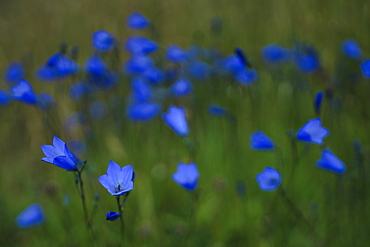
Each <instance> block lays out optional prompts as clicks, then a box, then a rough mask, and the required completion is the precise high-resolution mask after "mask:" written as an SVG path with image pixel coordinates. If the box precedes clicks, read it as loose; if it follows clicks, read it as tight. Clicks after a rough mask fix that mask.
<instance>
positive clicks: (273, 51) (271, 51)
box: [262, 44, 290, 64]
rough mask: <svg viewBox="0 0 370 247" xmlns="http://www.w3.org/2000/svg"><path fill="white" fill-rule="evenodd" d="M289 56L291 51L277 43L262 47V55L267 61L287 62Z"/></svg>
mask: <svg viewBox="0 0 370 247" xmlns="http://www.w3.org/2000/svg"><path fill="white" fill-rule="evenodd" d="M289 56H290V52H289V51H288V50H287V49H285V48H283V47H281V46H279V45H277V44H270V45H266V46H265V47H263V48H262V57H263V60H264V61H265V62H266V63H270V64H273V63H282V62H286V61H287V60H288V59H289Z"/></svg>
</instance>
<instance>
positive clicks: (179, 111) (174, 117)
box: [162, 106, 189, 136]
mask: <svg viewBox="0 0 370 247" xmlns="http://www.w3.org/2000/svg"><path fill="white" fill-rule="evenodd" d="M162 118H163V121H164V122H165V123H166V124H167V125H168V126H169V127H170V128H171V129H172V130H173V131H175V133H176V134H178V135H180V136H186V135H188V133H189V127H188V123H187V122H186V116H185V108H184V107H176V106H170V107H169V108H168V113H163V114H162Z"/></svg>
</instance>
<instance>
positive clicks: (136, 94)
mask: <svg viewBox="0 0 370 247" xmlns="http://www.w3.org/2000/svg"><path fill="white" fill-rule="evenodd" d="M131 88H132V90H133V93H132V94H131V96H132V99H133V100H134V101H136V102H144V101H148V100H150V99H151V98H152V94H153V88H152V87H151V86H150V85H148V83H147V82H146V81H145V80H144V79H143V78H142V77H135V78H133V79H132V82H131Z"/></svg>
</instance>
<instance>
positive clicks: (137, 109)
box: [127, 102, 161, 121]
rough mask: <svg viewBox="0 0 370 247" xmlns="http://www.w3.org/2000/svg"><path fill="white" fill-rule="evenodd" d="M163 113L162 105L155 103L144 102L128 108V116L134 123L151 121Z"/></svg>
mask: <svg viewBox="0 0 370 247" xmlns="http://www.w3.org/2000/svg"><path fill="white" fill-rule="evenodd" d="M160 111H161V105H160V104H159V103H155V102H142V103H137V104H131V105H129V106H128V107H127V116H128V118H129V119H131V120H133V121H149V120H151V119H153V118H155V117H156V116H157V115H158V114H159V113H160Z"/></svg>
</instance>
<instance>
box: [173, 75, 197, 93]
mask: <svg viewBox="0 0 370 247" xmlns="http://www.w3.org/2000/svg"><path fill="white" fill-rule="evenodd" d="M192 90H193V85H192V84H191V82H190V81H188V80H187V79H186V78H185V77H183V78H180V79H179V80H177V81H176V82H175V83H174V84H173V85H172V86H171V88H170V92H171V95H172V96H175V97H181V96H186V95H188V94H190V93H191V91H192Z"/></svg>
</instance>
